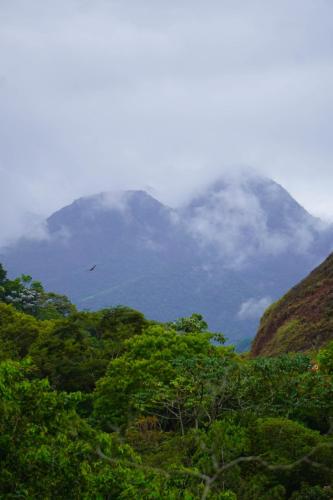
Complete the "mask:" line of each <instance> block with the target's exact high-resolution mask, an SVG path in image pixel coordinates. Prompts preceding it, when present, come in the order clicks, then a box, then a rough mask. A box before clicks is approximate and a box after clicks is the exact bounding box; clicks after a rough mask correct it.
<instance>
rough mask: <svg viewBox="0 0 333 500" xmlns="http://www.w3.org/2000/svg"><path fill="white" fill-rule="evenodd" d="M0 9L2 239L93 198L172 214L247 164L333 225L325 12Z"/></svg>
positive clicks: (172, 6) (330, 14) (229, 5)
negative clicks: (159, 207)
mask: <svg viewBox="0 0 333 500" xmlns="http://www.w3.org/2000/svg"><path fill="white" fill-rule="evenodd" d="M0 9H1V16H0V32H1V47H2V59H1V69H0V106H1V123H0V227H1V235H0V239H2V240H4V239H6V238H9V237H10V238H11V237H13V236H15V235H16V234H20V233H21V231H22V222H21V218H22V217H23V214H24V213H26V212H28V211H30V212H32V211H33V212H34V213H36V214H40V215H43V216H45V215H48V214H50V213H51V212H52V211H54V210H56V209H58V208H60V207H61V206H63V205H65V204H68V203H70V202H71V201H72V200H73V199H74V198H78V197H80V196H84V195H90V194H93V193H96V192H101V191H110V190H119V189H137V188H142V187H143V186H145V185H149V186H151V187H152V189H153V190H154V191H155V192H156V193H157V194H158V197H160V198H162V199H163V200H164V201H166V202H167V203H168V204H170V205H171V206H175V205H179V204H182V203H183V202H184V200H185V199H188V198H189V196H190V195H191V193H192V192H193V191H195V190H197V189H198V188H199V187H200V186H203V185H206V184H207V183H209V182H211V181H212V179H214V178H216V177H218V176H219V175H220V174H221V172H222V171H225V170H227V171H230V170H232V169H233V168H234V166H235V165H242V164H245V165H254V166H256V167H257V168H258V169H259V170H260V171H261V172H263V173H265V174H267V175H269V176H272V177H274V179H276V180H278V181H279V182H280V183H281V184H283V185H284V186H286V187H287V188H288V189H289V190H290V191H291V193H292V194H293V195H295V196H296V198H297V199H298V200H299V201H300V202H301V203H302V204H304V205H305V206H306V207H307V208H309V209H310V210H312V211H314V212H316V213H320V214H324V215H325V216H327V217H330V216H333V203H332V199H331V189H330V186H331V183H332V180H333V171H332V159H333V154H332V153H333V144H332V141H331V123H332V117H333V104H332V103H333V85H332V84H333V69H332V67H333V65H332V58H333V50H332V46H333V38H332V37H333V36H332V33H333V4H332V3H331V2H327V1H326V0H317V1H316V2H313V0H295V1H294V2H290V1H289V0H281V1H280V2H276V1H273V0H254V1H253V2H248V3H246V2H242V1H240V0H235V1H233V2H227V1H225V0H208V3H205V4H203V3H202V2H199V1H196V0H192V1H191V2H190V1H189V0H184V1H182V2H177V1H176V0H170V1H169V2H160V1H152V0H148V1H147V2H137V1H134V0H129V1H127V2H120V1H118V0H108V1H106V0H96V1H94V2H90V1H88V0H58V1H57V2H52V1H51V0H34V1H33V2H26V1H25V0H10V1H9V0H3V1H2V2H1V7H0ZM250 202H251V200H250Z"/></svg>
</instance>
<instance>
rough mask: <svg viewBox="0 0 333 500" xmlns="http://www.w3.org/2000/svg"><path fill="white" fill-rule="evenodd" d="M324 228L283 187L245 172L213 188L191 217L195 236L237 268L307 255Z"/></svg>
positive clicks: (192, 208)
mask: <svg viewBox="0 0 333 500" xmlns="http://www.w3.org/2000/svg"><path fill="white" fill-rule="evenodd" d="M325 227H326V226H325V225H323V224H322V223H321V222H320V221H318V220H317V219H315V218H314V217H311V216H310V215H309V214H308V213H307V212H306V211H305V210H304V209H303V208H302V207H300V206H298V205H297V204H296V203H294V201H293V200H292V199H291V198H290V196H289V194H288V193H287V192H286V191H285V190H284V189H283V188H282V187H281V186H279V185H278V184H276V183H273V182H271V181H270V180H269V179H265V178H262V177H258V176H257V175H256V174H255V173H253V172H251V171H244V170H241V171H240V172H239V173H238V175H233V176H225V177H224V178H223V181H222V183H221V182H220V183H217V184H213V186H212V188H211V189H210V190H208V191H207V194H206V196H205V197H204V199H203V200H201V199H200V198H199V199H198V200H197V201H196V200H195V201H194V203H193V206H192V207H191V209H190V210H189V216H188V230H189V231H190V232H191V234H192V235H193V236H194V237H195V238H196V239H197V240H198V241H199V242H200V243H201V245H202V246H203V247H212V248H214V250H217V252H218V254H219V256H220V257H221V258H222V259H223V263H224V265H225V266H227V267H234V268H239V267H242V266H243V265H246V264H247V263H248V261H249V260H250V259H251V258H253V257H258V256H265V255H266V256H275V255H280V254H282V253H284V252H288V251H290V250H292V251H293V252H294V253H296V254H297V253H299V254H305V253H307V252H309V250H310V248H311V246H312V244H313V243H314V241H315V239H316V238H317V237H318V233H319V232H321V231H322V230H324V229H325Z"/></svg>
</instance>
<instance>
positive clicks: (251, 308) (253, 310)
mask: <svg viewBox="0 0 333 500" xmlns="http://www.w3.org/2000/svg"><path fill="white" fill-rule="evenodd" d="M272 302H273V301H272V299H271V298H270V297H262V298H260V299H258V298H253V297H252V298H250V299H248V300H246V301H245V302H243V303H242V304H241V306H240V308H239V311H238V315H237V316H238V318H239V319H241V320H247V319H257V318H260V317H261V316H262V314H263V313H264V311H265V310H266V309H267V307H268V306H270V305H271V304H272Z"/></svg>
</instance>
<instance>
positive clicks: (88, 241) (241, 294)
mask: <svg viewBox="0 0 333 500" xmlns="http://www.w3.org/2000/svg"><path fill="white" fill-rule="evenodd" d="M46 228H47V231H46V235H45V238H44V239H43V240H33V239H29V238H25V239H21V240H20V241H18V242H17V243H16V244H15V245H14V246H12V247H11V248H7V249H3V250H2V251H1V252H0V262H1V261H2V262H3V263H4V265H5V267H6V268H7V269H8V271H9V274H10V276H12V277H13V276H16V275H19V274H21V273H29V274H30V275H32V276H33V277H34V279H38V280H41V281H42V282H43V283H44V284H45V286H46V287H47V288H48V289H52V290H55V291H56V292H59V293H66V295H68V296H69V297H70V298H71V300H72V301H73V302H74V303H75V304H77V305H78V306H79V307H80V308H83V309H98V308H101V307H108V306H111V305H116V304H125V305H128V306H130V307H133V308H135V309H139V310H141V311H143V312H144V313H145V314H146V315H147V316H148V317H154V318H156V319H158V320H161V321H168V320H173V319H175V318H177V317H180V316H188V315H190V314H191V313H193V312H200V313H202V314H203V315H204V316H205V318H206V320H207V321H208V323H209V326H210V328H212V329H215V330H218V331H223V333H225V335H226V336H227V337H228V338H229V339H230V340H232V341H234V342H237V341H239V340H242V339H244V338H249V337H253V336H254V334H255V332H256V330H257V327H258V321H259V318H260V316H261V314H262V312H263V311H264V309H265V308H266V307H267V305H269V304H270V303H271V302H272V301H274V300H276V299H277V298H278V297H279V296H281V294H283V293H285V292H286V291H287V290H288V289H289V288H290V287H291V286H292V285H293V284H295V283H297V282H298V281H299V280H300V279H302V278H303V277H304V276H306V274H307V273H308V272H309V271H310V270H311V269H313V267H314V266H315V265H316V264H317V262H318V261H320V260H322V259H323V258H324V257H325V256H326V255H327V254H328V253H329V252H330V250H331V248H332V241H333V233H332V231H331V230H330V229H329V230H324V229H323V228H322V226H321V224H320V221H318V220H317V219H315V218H314V217H312V216H311V215H310V214H309V213H307V212H306V211H305V210H304V209H303V208H302V207H301V206H300V205H299V204H298V203H297V202H296V201H295V200H294V199H293V198H292V197H291V196H290V195H289V193H287V191H285V190H284V189H283V188H282V187H281V186H279V185H278V184H276V183H275V182H273V181H272V180H270V179H266V178H263V177H259V176H255V175H242V176H241V177H238V178H230V177H229V178H223V179H220V180H219V181H218V182H215V183H214V184H212V185H211V186H209V187H208V188H207V189H203V190H202V193H201V194H200V195H198V196H196V197H195V198H194V199H193V200H192V201H191V202H190V203H189V204H187V205H186V206H183V207H181V208H178V209H174V208H169V207H167V206H165V205H164V204H162V203H161V202H159V201H158V200H156V199H154V198H153V197H151V196H150V195H148V194H147V193H145V192H144V191H125V192H113V191H110V192H106V193H101V194H97V195H94V196H90V197H85V198H80V199H79V200H76V201H74V202H73V203H72V204H71V205H69V206H67V207H64V208H62V209H61V210H59V211H58V212H56V213H54V214H53V215H51V217H49V219H48V220H47V222H46ZM94 264H96V268H95V270H94V271H93V272H89V271H88V269H90V268H91V267H92V266H93V265H94Z"/></svg>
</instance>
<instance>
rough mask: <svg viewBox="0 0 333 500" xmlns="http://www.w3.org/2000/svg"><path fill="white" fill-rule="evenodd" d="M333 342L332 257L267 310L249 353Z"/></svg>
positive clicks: (296, 349) (263, 353)
mask: <svg viewBox="0 0 333 500" xmlns="http://www.w3.org/2000/svg"><path fill="white" fill-rule="evenodd" d="M332 339H333V254H331V255H330V256H329V257H328V258H327V259H326V260H325V262H323V263H322V264H321V265H320V266H319V267H318V268H316V269H315V270H314V271H312V273H311V274H310V275H309V276H308V277H307V278H305V279H304V280H303V281H301V283H299V284H298V285H297V286H295V287H294V288H292V289H291V290H290V291H289V292H288V293H287V294H286V295H285V296H284V297H282V298H281V299H280V300H278V301H277V302H275V303H274V304H272V305H271V306H270V307H269V308H268V309H267V310H266V312H265V314H264V315H263V317H262V319H261V323H260V327H259V331H258V333H257V335H256V337H255V339H254V342H253V344H252V349H251V354H252V356H274V355H278V354H282V353H286V352H302V351H310V350H312V349H318V348H320V347H321V346H322V345H325V344H326V343H327V342H328V341H330V340H332Z"/></svg>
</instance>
